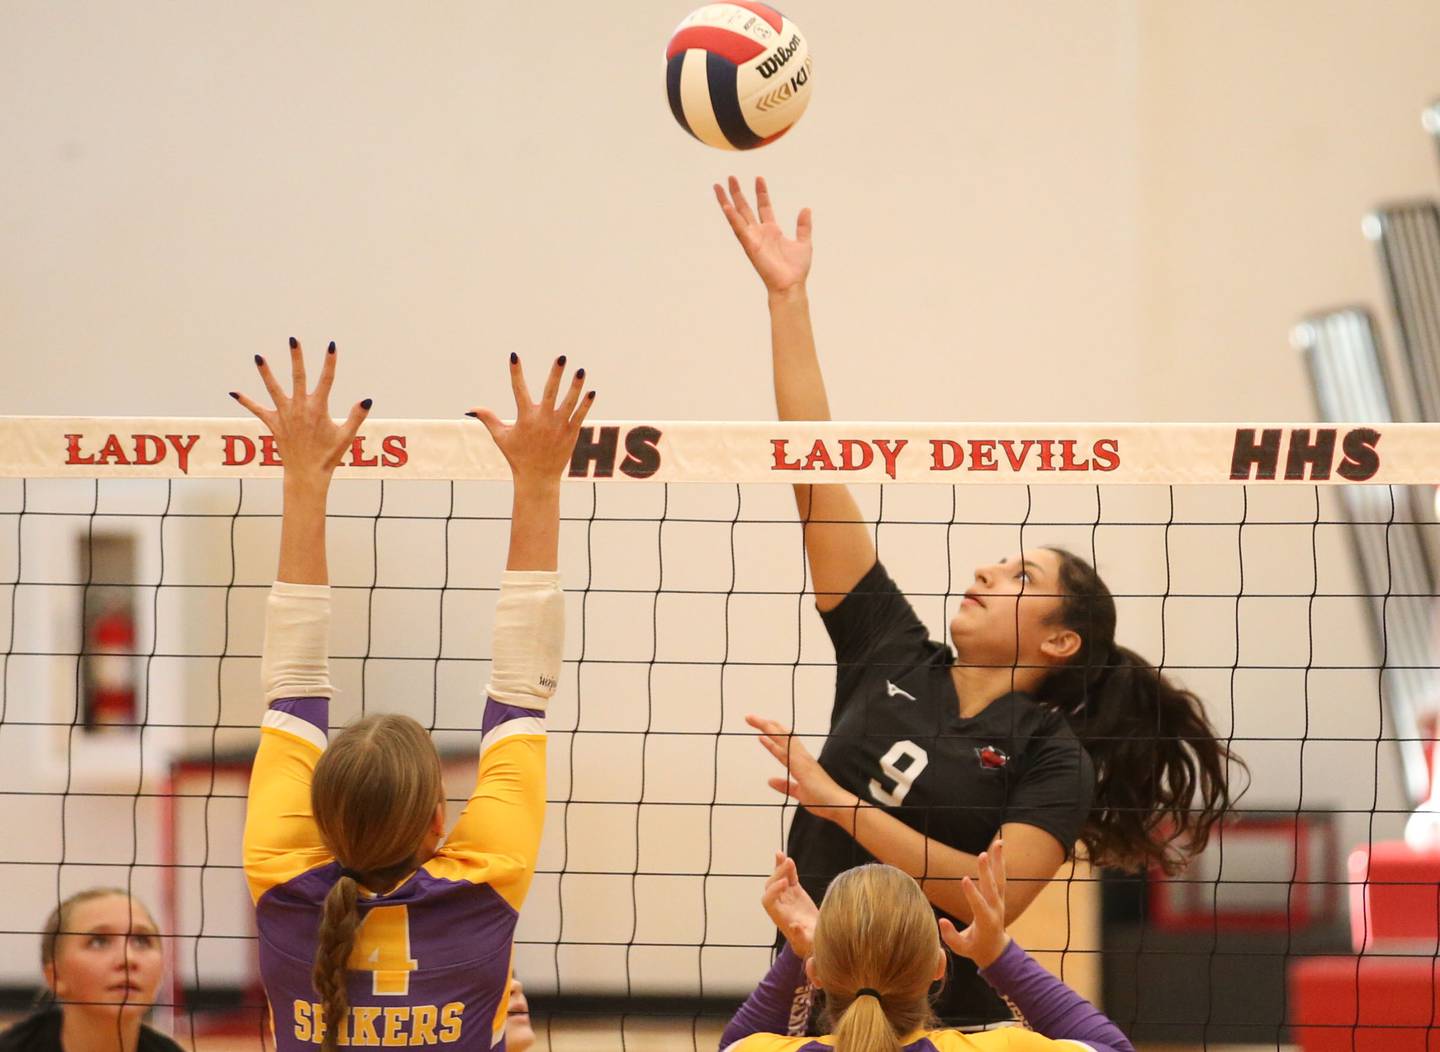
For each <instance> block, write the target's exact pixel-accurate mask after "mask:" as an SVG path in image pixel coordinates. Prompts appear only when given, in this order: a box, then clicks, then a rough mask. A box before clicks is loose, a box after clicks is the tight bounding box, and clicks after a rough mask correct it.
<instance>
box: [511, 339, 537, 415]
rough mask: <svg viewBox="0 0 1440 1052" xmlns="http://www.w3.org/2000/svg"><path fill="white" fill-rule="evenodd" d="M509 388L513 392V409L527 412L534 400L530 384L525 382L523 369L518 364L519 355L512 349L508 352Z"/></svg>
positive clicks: (518, 411)
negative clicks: (531, 395)
mask: <svg viewBox="0 0 1440 1052" xmlns="http://www.w3.org/2000/svg"><path fill="white" fill-rule="evenodd" d="M510 389H511V390H512V391H514V392H515V411H516V412H517V413H528V412H529V411H530V407H531V406H533V405H534V404H535V400H534V399H533V398H531V397H530V386H529V385H528V384H527V383H526V382H525V369H524V367H522V366H521V364H520V356H519V355H518V354H516V353H515V352H514V351H511V352H510Z"/></svg>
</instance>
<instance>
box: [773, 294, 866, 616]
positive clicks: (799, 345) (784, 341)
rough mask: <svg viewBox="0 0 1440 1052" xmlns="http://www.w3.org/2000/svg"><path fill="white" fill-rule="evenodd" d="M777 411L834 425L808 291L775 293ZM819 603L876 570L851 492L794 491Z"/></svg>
mask: <svg viewBox="0 0 1440 1052" xmlns="http://www.w3.org/2000/svg"><path fill="white" fill-rule="evenodd" d="M770 350H771V358H772V364H773V367H774V372H775V411H776V413H777V414H778V415H779V417H780V419H781V420H829V419H830V400H829V398H828V396H827V395H826V393H825V377H824V375H823V374H822V373H821V371H820V358H819V356H818V355H817V354H816V352H815V333H814V330H813V329H812V327H811V324H810V301H809V299H808V297H807V295H806V292H805V286H804V285H795V286H792V287H791V288H789V289H786V290H785V291H783V292H772V293H770ZM795 508H796V511H797V512H798V514H799V516H800V521H801V522H802V523H804V528H805V551H806V553H807V555H808V556H809V559H810V575H811V579H812V584H813V586H814V589H815V596H816V600H817V601H818V602H819V604H820V608H821V609H822V610H825V609H829V608H831V607H833V606H835V605H836V604H837V603H838V602H839V601H840V600H841V599H842V598H843V597H844V596H845V595H846V594H847V593H848V592H849V591H850V589H851V588H852V587H853V586H854V584H855V582H856V581H858V580H859V579H860V578H861V577H863V576H864V575H865V573H866V571H868V570H869V569H870V567H871V566H873V565H874V564H875V545H874V542H872V541H871V539H870V532H869V530H867V529H866V527H865V525H864V523H863V522H862V521H861V516H860V507H859V505H857V504H856V503H855V498H854V496H853V495H852V494H851V493H850V489H849V487H848V486H840V485H829V486H811V485H804V484H798V485H796V486H795Z"/></svg>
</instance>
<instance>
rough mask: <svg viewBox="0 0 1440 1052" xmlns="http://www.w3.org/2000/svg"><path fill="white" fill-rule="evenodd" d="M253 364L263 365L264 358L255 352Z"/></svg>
mask: <svg viewBox="0 0 1440 1052" xmlns="http://www.w3.org/2000/svg"><path fill="white" fill-rule="evenodd" d="M255 364H256V365H264V364H265V359H264V358H263V357H261V356H260V355H258V354H257V355H256V356H255Z"/></svg>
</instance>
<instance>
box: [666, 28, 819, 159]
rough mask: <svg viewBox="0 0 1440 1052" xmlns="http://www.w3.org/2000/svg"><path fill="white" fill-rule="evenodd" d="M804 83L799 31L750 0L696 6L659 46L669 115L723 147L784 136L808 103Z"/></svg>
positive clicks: (805, 56)
mask: <svg viewBox="0 0 1440 1052" xmlns="http://www.w3.org/2000/svg"><path fill="white" fill-rule="evenodd" d="M810 84H811V76H810V48H809V45H807V44H806V42H805V37H804V35H803V34H802V33H801V32H800V30H799V28H798V27H797V26H796V25H795V24H794V23H793V22H791V21H790V20H789V19H788V18H786V17H785V16H784V15H782V14H781V13H780V12H779V11H776V10H775V9H774V8H773V7H769V6H768V5H766V4H761V3H755V2H754V0H728V2H726V3H719V4H706V5H705V6H704V7H701V8H697V9H696V10H695V11H692V12H691V13H690V14H689V15H688V16H687V17H686V18H685V20H684V21H683V22H681V23H680V25H679V26H678V27H676V29H675V33H674V34H673V35H672V36H671V37H670V45H669V47H667V48H666V49H665V89H666V93H667V94H668V96H669V98H670V112H671V113H673V114H674V115H675V120H677V121H678V122H679V123H680V127H682V128H684V129H685V130H686V131H687V132H689V133H690V134H691V135H693V136H695V138H697V139H699V140H700V141H701V142H703V143H704V144H705V145H707V146H714V147H716V148H717V149H721V150H753V149H754V148H755V147H757V146H764V145H765V144H766V143H769V142H774V141H775V140H776V139H778V138H779V137H780V136H782V135H784V134H785V133H786V132H787V131H789V130H790V129H791V128H792V127H793V126H794V124H795V122H796V121H798V120H799V119H800V115H801V114H802V113H804V112H805V107H806V106H807V105H809V103H810Z"/></svg>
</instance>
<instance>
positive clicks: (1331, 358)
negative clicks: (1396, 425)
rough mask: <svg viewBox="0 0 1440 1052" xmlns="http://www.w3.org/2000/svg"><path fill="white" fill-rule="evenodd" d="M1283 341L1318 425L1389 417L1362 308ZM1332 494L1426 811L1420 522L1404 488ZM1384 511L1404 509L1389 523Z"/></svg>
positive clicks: (1426, 587) (1429, 666)
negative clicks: (1300, 371)
mask: <svg viewBox="0 0 1440 1052" xmlns="http://www.w3.org/2000/svg"><path fill="white" fill-rule="evenodd" d="M1291 342H1292V344H1293V345H1294V346H1295V347H1296V349H1297V350H1299V351H1300V353H1301V355H1302V356H1303V357H1304V359H1305V364H1306V366H1307V368H1308V372H1309V376H1310V382H1311V386H1312V388H1313V390H1314V394H1315V401H1316V405H1317V406H1318V408H1319V410H1320V416H1321V417H1322V418H1323V419H1324V420H1327V421H1337V422H1339V421H1354V420H1361V419H1364V420H1371V421H1375V422H1382V423H1383V422H1388V421H1393V420H1394V419H1395V415H1394V410H1393V394H1392V391H1393V389H1392V387H1391V383H1390V378H1389V375H1388V372H1387V370H1386V368H1385V360H1384V356H1383V355H1382V353H1381V348H1380V342H1379V337H1378V336H1377V335H1376V329H1375V323H1374V319H1373V318H1372V317H1371V315H1370V312H1369V311H1368V310H1366V309H1365V308H1363V307H1345V308H1341V309H1338V310H1331V311H1326V312H1323V313H1319V314H1313V315H1310V316H1309V317H1307V318H1305V319H1303V320H1302V321H1301V322H1300V323H1299V324H1298V325H1297V326H1295V328H1294V330H1293V331H1292V333H1291ZM1392 491H1393V493H1392ZM1338 496H1339V499H1340V504H1341V506H1342V508H1343V511H1344V515H1345V518H1346V519H1347V520H1348V521H1349V523H1350V529H1349V533H1350V537H1351V542H1352V545H1353V547H1354V550H1355V555H1356V562H1357V564H1358V566H1359V568H1360V576H1361V579H1362V583H1363V585H1364V588H1365V595H1366V598H1367V599H1368V601H1369V605H1370V612H1371V619H1370V620H1371V626H1372V627H1373V629H1374V633H1375V640H1376V646H1377V649H1378V648H1379V646H1380V642H1381V640H1385V641H1386V649H1385V653H1386V654H1387V659H1386V667H1385V668H1384V670H1383V680H1382V682H1383V685H1384V693H1385V699H1386V712H1387V714H1388V716H1389V718H1390V720H1391V721H1392V723H1393V725H1394V734H1395V738H1396V743H1397V745H1398V747H1399V751H1400V761H1401V768H1402V772H1403V775H1404V780H1405V789H1406V793H1407V795H1408V796H1409V797H1410V800H1411V802H1412V803H1413V804H1415V805H1419V806H1421V807H1424V806H1426V805H1429V806H1431V807H1434V806H1435V805H1437V804H1440V800H1436V799H1435V797H1434V794H1432V792H1431V779H1430V773H1429V769H1428V764H1427V762H1426V751H1427V745H1428V744H1429V743H1430V741H1431V739H1432V737H1433V731H1434V727H1433V718H1434V712H1435V708H1436V677H1435V672H1434V668H1433V664H1434V660H1433V657H1432V645H1431V603H1432V596H1433V595H1434V593H1435V568H1434V564H1433V562H1432V560H1431V556H1430V553H1429V551H1428V550H1427V549H1426V546H1425V537H1424V533H1423V528H1422V526H1421V524H1420V518H1419V516H1418V515H1416V514H1414V511H1415V509H1414V502H1413V501H1412V493H1411V492H1410V491H1409V490H1407V489H1406V488H1404V487H1400V486H1393V487H1388V488H1387V487H1381V486H1347V487H1344V488H1342V489H1341V490H1340V492H1339V494H1338ZM1392 509H1409V513H1408V514H1403V513H1402V516H1401V518H1400V519H1398V520H1396V519H1395V517H1394V511H1393V510H1392Z"/></svg>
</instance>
